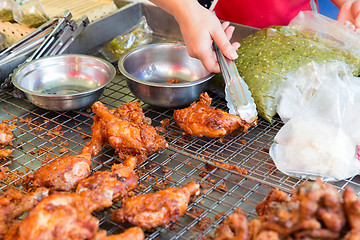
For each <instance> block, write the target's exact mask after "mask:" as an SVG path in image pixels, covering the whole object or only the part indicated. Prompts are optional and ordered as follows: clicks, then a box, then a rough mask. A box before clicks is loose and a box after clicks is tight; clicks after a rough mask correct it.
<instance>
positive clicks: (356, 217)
mask: <svg viewBox="0 0 360 240" xmlns="http://www.w3.org/2000/svg"><path fill="white" fill-rule="evenodd" d="M343 200H344V209H345V213H346V216H347V218H348V222H349V225H350V227H351V229H352V230H354V231H353V232H354V233H355V232H357V233H359V232H360V199H359V198H358V197H357V196H356V194H355V192H354V190H353V189H352V188H349V187H347V188H345V190H344V192H343ZM355 230H356V231H355ZM358 236H360V235H358Z"/></svg>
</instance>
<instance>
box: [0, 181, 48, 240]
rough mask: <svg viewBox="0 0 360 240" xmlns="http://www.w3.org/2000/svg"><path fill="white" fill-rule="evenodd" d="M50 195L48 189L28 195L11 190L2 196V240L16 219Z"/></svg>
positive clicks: (0, 200) (37, 190)
mask: <svg viewBox="0 0 360 240" xmlns="http://www.w3.org/2000/svg"><path fill="white" fill-rule="evenodd" d="M48 193H49V190H48V189H46V188H38V189H36V191H34V192H31V193H28V194H26V193H22V192H20V191H18V190H16V189H14V188H9V189H8V190H7V191H6V192H5V194H4V195H2V196H0V238H3V237H4V235H5V234H6V232H7V231H8V230H9V228H10V226H11V225H12V222H13V221H14V219H15V218H16V217H18V216H20V215H21V214H22V213H24V212H27V211H29V210H30V209H32V208H33V207H35V206H36V205H37V204H38V203H39V201H40V200H41V199H43V198H44V197H46V196H47V195H48Z"/></svg>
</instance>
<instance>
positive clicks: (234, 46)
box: [231, 42, 240, 50]
mask: <svg viewBox="0 0 360 240" xmlns="http://www.w3.org/2000/svg"><path fill="white" fill-rule="evenodd" d="M231 45H232V47H233V48H234V49H235V50H238V49H239V47H240V43H239V42H233V43H232V44H231Z"/></svg>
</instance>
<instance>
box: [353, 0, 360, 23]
mask: <svg viewBox="0 0 360 240" xmlns="http://www.w3.org/2000/svg"><path fill="white" fill-rule="evenodd" d="M351 12H352V16H353V18H354V21H353V24H354V25H355V27H356V28H359V27H360V2H359V1H354V3H353V4H352V5H351Z"/></svg>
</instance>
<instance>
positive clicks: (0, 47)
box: [0, 33, 5, 50]
mask: <svg viewBox="0 0 360 240" xmlns="http://www.w3.org/2000/svg"><path fill="white" fill-rule="evenodd" d="M4 42H5V35H4V34H2V33H0V50H1V49H2V46H1V45H2V44H3V43H4Z"/></svg>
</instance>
